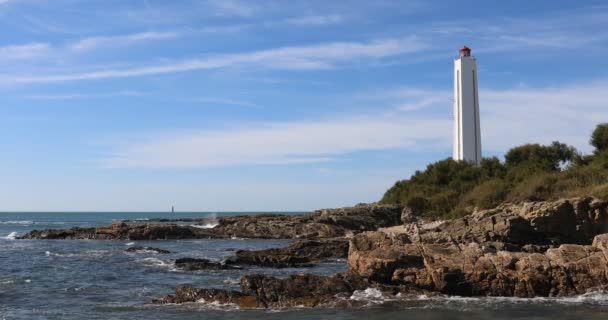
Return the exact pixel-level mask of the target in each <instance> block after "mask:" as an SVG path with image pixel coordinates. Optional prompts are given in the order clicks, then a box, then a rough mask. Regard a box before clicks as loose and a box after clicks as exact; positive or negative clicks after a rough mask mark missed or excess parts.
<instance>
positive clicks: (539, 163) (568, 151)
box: [505, 141, 577, 172]
mask: <svg viewBox="0 0 608 320" xmlns="http://www.w3.org/2000/svg"><path fill="white" fill-rule="evenodd" d="M576 155H577V151H576V149H574V147H571V146H568V145H566V144H564V143H560V142H558V141H554V142H553V143H552V144H551V145H548V146H544V145H540V144H525V145H523V146H519V147H515V148H512V149H511V150H509V151H508V152H507V154H506V155H505V164H506V166H507V168H509V170H511V169H513V168H515V167H519V166H522V165H525V166H526V167H535V168H538V170H541V171H547V172H548V171H560V170H561V169H562V167H564V166H565V165H567V164H568V163H569V162H570V161H572V160H573V159H574V158H575V156H576Z"/></svg>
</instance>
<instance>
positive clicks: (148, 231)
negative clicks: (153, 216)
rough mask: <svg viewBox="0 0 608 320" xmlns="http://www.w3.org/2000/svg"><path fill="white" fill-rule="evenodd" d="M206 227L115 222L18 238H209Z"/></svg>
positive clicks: (36, 233) (32, 232) (31, 233)
mask: <svg viewBox="0 0 608 320" xmlns="http://www.w3.org/2000/svg"><path fill="white" fill-rule="evenodd" d="M211 236H212V234H211V233H210V232H209V231H208V230H206V229H199V228H193V227H189V226H180V225H175V224H143V225H135V224H127V223H124V222H116V223H113V224H111V225H109V226H105V227H93V228H79V227H74V228H71V229H63V230H61V229H49V230H41V231H39V230H33V231H31V232H29V233H27V234H26V235H24V236H23V237H21V238H20V239H97V240H169V239H172V240H174V239H200V238H209V237H211Z"/></svg>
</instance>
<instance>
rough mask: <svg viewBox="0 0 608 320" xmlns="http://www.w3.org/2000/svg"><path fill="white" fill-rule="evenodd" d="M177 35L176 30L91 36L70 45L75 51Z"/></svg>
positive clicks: (168, 37)
mask: <svg viewBox="0 0 608 320" xmlns="http://www.w3.org/2000/svg"><path fill="white" fill-rule="evenodd" d="M177 36H178V34H177V33H175V32H142V33H134V34H127V35H118V36H103V37H89V38H84V39H82V40H79V41H77V42H75V43H72V44H70V45H69V46H68V47H69V49H71V50H74V51H86V50H93V49H96V48H98V47H102V46H110V47H115V46H124V45H130V44H133V43H137V42H143V41H150V40H162V39H170V38H175V37H177Z"/></svg>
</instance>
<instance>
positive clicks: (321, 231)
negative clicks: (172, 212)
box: [21, 197, 608, 309]
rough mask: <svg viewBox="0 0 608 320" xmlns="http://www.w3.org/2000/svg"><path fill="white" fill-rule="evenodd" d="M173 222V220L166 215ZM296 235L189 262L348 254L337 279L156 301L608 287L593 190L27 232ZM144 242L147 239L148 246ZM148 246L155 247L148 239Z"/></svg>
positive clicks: (607, 208)
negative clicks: (278, 244) (512, 200)
mask: <svg viewBox="0 0 608 320" xmlns="http://www.w3.org/2000/svg"><path fill="white" fill-rule="evenodd" d="M167 222H171V221H167ZM231 237H242V238H259V239H296V240H295V241H294V242H292V244H290V245H289V246H287V247H284V248H273V249H266V250H257V251H248V250H240V251H236V252H235V253H234V255H233V256H231V257H229V258H227V259H226V260H225V261H222V262H221V263H217V262H211V261H207V260H204V259H191V258H184V259H179V260H178V261H179V262H180V263H179V264H178V261H176V266H177V267H179V268H182V269H184V270H225V269H232V268H245V267H247V266H253V265H255V266H260V267H272V268H284V267H309V266H313V265H315V264H317V263H320V262H322V261H325V260H327V259H339V258H341V259H347V264H348V271H347V272H345V273H338V274H334V275H331V276H318V275H312V274H306V273H305V274H296V275H292V276H290V277H287V278H275V277H271V276H268V275H263V274H246V275H244V276H243V277H242V278H241V280H240V291H235V290H223V289H215V288H212V289H204V288H203V289H200V288H193V287H189V286H179V287H177V289H176V291H175V293H174V294H172V295H168V296H166V297H164V298H159V299H157V300H155V301H154V302H155V303H188V302H199V303H212V302H213V303H230V304H234V305H237V306H239V307H240V308H244V309H247V308H289V307H296V306H307V307H333V306H339V305H347V306H348V305H352V301H350V300H349V299H345V297H346V298H347V297H349V296H350V295H352V294H353V293H354V292H356V291H358V290H365V289H369V288H373V289H375V290H378V291H379V292H382V294H384V295H387V296H396V295H406V294H419V293H425V294H433V293H436V294H448V295H459V296H507V297H523V298H530V297H559V296H572V295H578V294H583V293H585V292H587V291H589V290H604V289H606V288H608V201H602V200H599V199H595V198H591V197H584V198H572V199H563V200H559V201H553V202H546V201H538V202H524V203H520V204H504V205H501V206H499V207H497V208H494V209H491V210H481V211H475V212H474V213H472V214H471V215H469V216H466V217H463V218H460V219H455V220H451V221H445V222H444V221H427V220H425V219H423V218H420V217H416V216H413V215H412V214H411V210H409V209H408V208H404V207H401V206H398V205H388V206H386V205H376V204H373V205H358V206H355V207H352V208H341V209H328V210H319V211H315V212H313V213H309V214H303V215H276V214H273V215H260V216H236V217H222V218H217V225H216V226H215V227H213V228H208V229H201V228H196V227H192V226H180V225H176V224H172V223H168V224H162V223H157V222H155V223H145V224H127V223H125V222H120V223H115V224H112V225H111V226H108V227H98V228H72V229H67V230H42V231H36V230H34V231H32V232H30V233H29V234H26V235H25V236H23V237H21V238H22V239H121V240H126V239H129V240H161V239H200V238H231ZM144 249H146V248H144ZM148 249H149V248H148Z"/></svg>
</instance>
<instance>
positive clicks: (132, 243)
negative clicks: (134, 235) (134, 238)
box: [125, 242, 135, 246]
mask: <svg viewBox="0 0 608 320" xmlns="http://www.w3.org/2000/svg"><path fill="white" fill-rule="evenodd" d="M134 244H135V242H129V243H126V244H125V246H132V245H134Z"/></svg>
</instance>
